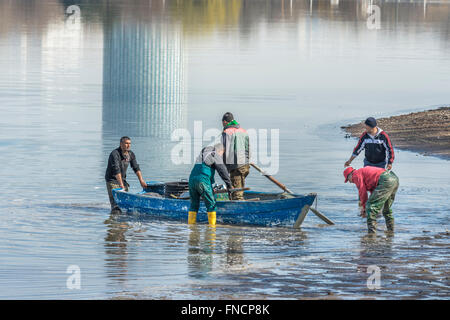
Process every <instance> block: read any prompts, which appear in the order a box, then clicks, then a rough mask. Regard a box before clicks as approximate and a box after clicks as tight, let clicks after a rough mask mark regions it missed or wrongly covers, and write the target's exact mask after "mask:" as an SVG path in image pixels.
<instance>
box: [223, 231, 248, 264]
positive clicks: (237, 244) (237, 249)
mask: <svg viewBox="0 0 450 320" xmlns="http://www.w3.org/2000/svg"><path fill="white" fill-rule="evenodd" d="M243 239H244V237H243V236H242V235H236V234H233V233H231V234H230V235H229V236H228V240H227V251H226V264H227V266H228V267H240V266H242V265H243V264H244V248H243V243H242V242H243Z"/></svg>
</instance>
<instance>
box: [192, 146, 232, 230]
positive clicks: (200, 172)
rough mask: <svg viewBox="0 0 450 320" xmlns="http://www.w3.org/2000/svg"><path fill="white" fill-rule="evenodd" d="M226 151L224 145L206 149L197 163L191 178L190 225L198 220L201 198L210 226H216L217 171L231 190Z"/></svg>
mask: <svg viewBox="0 0 450 320" xmlns="http://www.w3.org/2000/svg"><path fill="white" fill-rule="evenodd" d="M224 150H225V149H224V146H223V145H222V144H216V145H215V146H214V147H213V146H208V147H205V148H203V149H202V151H201V153H200V155H199V156H198V157H197V160H196V161H195V165H194V168H193V169H192V171H191V175H190V177H189V196H190V199H191V205H190V208H189V217H188V223H189V224H195V222H196V220H197V212H198V209H199V208H200V197H203V198H204V201H205V205H206V211H207V213H208V222H209V224H210V225H212V226H214V225H215V224H216V199H215V198H214V192H213V187H212V185H213V184H214V175H215V173H216V170H217V172H218V173H219V175H220V177H221V178H222V180H223V181H224V182H225V185H226V187H227V189H228V190H229V189H231V181H230V176H229V175H228V171H227V168H226V166H225V165H224V164H223V159H222V157H223V153H224Z"/></svg>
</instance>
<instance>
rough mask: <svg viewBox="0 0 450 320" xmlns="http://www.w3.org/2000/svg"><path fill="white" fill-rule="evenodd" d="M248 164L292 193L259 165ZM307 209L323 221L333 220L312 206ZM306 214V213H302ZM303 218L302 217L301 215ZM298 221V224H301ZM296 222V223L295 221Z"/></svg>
mask: <svg viewBox="0 0 450 320" xmlns="http://www.w3.org/2000/svg"><path fill="white" fill-rule="evenodd" d="M250 165H251V166H252V167H253V168H255V169H256V170H258V171H259V172H261V174H262V175H263V176H265V177H266V178H267V179H269V180H270V181H272V182H273V183H275V184H276V185H277V186H278V187H280V188H281V189H282V190H284V191H285V192H287V193H290V194H294V193H293V192H292V191H291V190H289V189H288V188H287V187H286V186H285V185H284V184H282V183H281V182H279V181H277V180H276V179H275V178H274V177H272V176H271V175H269V174H267V173H266V172H264V171H263V170H262V169H261V168H260V167H258V166H257V165H256V164H254V163H250ZM309 209H310V210H311V211H312V212H313V213H314V214H315V215H316V216H318V217H319V218H320V219H322V220H323V221H325V222H326V223H327V224H330V225H332V224H334V222H333V221H331V220H330V219H328V218H327V217H326V216H325V215H323V214H322V213H320V212H319V211H317V210H316V209H314V208H311V207H309ZM304 215H305V216H306V213H305V214H304ZM303 219H304V217H303ZM301 222H303V221H301ZM301 222H300V224H301ZM296 224H297V223H296Z"/></svg>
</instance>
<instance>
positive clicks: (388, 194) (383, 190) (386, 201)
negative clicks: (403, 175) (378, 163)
mask: <svg viewBox="0 0 450 320" xmlns="http://www.w3.org/2000/svg"><path fill="white" fill-rule="evenodd" d="M344 177H345V181H344V182H347V181H349V182H350V183H354V184H355V185H356V187H357V188H358V191H359V200H360V203H361V205H362V208H361V217H365V216H366V215H367V228H368V231H369V233H375V232H376V229H377V220H376V217H377V214H378V213H379V212H380V211H382V212H383V216H384V219H385V221H386V228H387V230H388V231H390V232H393V231H394V216H393V214H392V209H391V207H392V203H393V202H394V199H395V194H396V193H397V190H398V185H399V182H398V177H397V176H396V175H395V173H394V172H392V171H386V170H385V169H382V168H377V167H371V166H368V167H364V168H361V169H358V170H355V169H353V168H352V167H348V168H347V169H345V170H344ZM367 191H369V192H370V193H371V195H370V197H367Z"/></svg>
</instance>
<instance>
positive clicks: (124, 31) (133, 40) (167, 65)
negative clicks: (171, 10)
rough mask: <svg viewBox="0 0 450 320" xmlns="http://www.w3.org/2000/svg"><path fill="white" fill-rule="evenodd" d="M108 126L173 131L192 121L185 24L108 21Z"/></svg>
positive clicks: (146, 132)
mask: <svg viewBox="0 0 450 320" xmlns="http://www.w3.org/2000/svg"><path fill="white" fill-rule="evenodd" d="M103 41H104V44H103V53H104V54H103V131H104V133H106V134H115V135H129V136H132V137H148V136H152V137H170V134H171V132H172V131H173V130H174V129H176V128H179V127H185V126H186V75H185V73H186V58H185V54H184V49H183V41H182V37H181V32H180V29H179V28H178V27H176V26H173V25H167V24H166V25H160V24H156V23H144V22H134V21H124V20H122V19H121V18H120V17H118V18H116V19H113V20H112V21H107V22H106V23H105V25H104V37H103Z"/></svg>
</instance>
